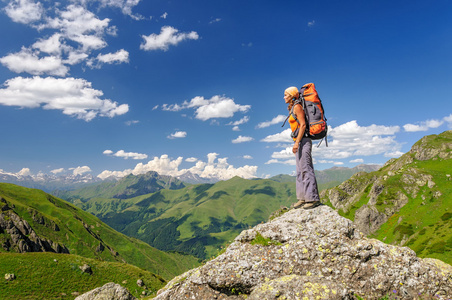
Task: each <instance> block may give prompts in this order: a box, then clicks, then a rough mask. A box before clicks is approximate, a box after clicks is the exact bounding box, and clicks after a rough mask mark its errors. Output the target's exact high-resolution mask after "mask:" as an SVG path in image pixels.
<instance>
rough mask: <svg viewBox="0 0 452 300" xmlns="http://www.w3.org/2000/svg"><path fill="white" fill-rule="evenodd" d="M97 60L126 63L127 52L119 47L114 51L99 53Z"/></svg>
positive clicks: (127, 58) (127, 60) (109, 62)
mask: <svg viewBox="0 0 452 300" xmlns="http://www.w3.org/2000/svg"><path fill="white" fill-rule="evenodd" d="M97 60H98V61H99V62H101V63H105V64H113V63H128V62H129V52H128V51H126V50H124V49H121V50H119V51H117V52H115V53H107V54H99V55H98V56H97Z"/></svg>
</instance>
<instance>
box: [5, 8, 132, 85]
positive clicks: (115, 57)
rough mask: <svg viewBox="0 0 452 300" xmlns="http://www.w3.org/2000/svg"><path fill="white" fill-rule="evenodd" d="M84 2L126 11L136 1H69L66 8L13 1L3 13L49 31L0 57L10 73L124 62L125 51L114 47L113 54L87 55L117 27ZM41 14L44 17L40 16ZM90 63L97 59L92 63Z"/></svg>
mask: <svg viewBox="0 0 452 300" xmlns="http://www.w3.org/2000/svg"><path fill="white" fill-rule="evenodd" d="M88 2H92V3H96V4H98V5H97V6H99V5H100V6H116V7H121V8H123V9H124V10H123V12H126V11H127V12H130V13H131V10H130V9H131V7H133V6H135V5H136V4H138V2H139V1H137V0H100V1H94V0H73V1H71V4H69V5H67V6H66V7H62V8H61V7H60V6H61V5H51V4H50V3H46V7H44V5H42V4H40V3H39V2H36V3H35V2H34V1H31V0H13V1H11V2H10V3H9V4H8V6H7V7H6V8H5V12H6V13H7V15H8V16H9V17H10V18H11V19H12V20H14V21H16V22H21V23H27V24H28V23H30V26H31V27H33V28H35V29H37V30H38V31H40V32H41V31H43V30H45V32H46V33H47V32H49V31H51V30H54V31H56V32H54V33H51V34H50V36H49V37H43V38H40V39H39V40H38V41H37V42H35V43H34V44H33V45H31V46H29V47H25V46H24V47H22V49H21V51H19V52H16V53H9V54H8V55H6V56H4V57H2V58H0V63H1V64H3V65H4V66H5V67H7V68H8V69H10V70H11V71H12V72H16V73H22V72H26V73H29V74H32V75H43V74H48V75H52V76H61V77H64V76H67V75H68V73H69V67H70V66H71V65H75V64H78V63H81V62H83V61H86V63H87V65H88V66H90V67H100V66H101V65H102V64H105V63H108V64H112V63H123V62H128V59H129V58H128V56H129V53H128V52H127V51H126V50H124V49H121V50H118V51H117V52H115V53H108V54H99V55H97V57H91V55H92V54H93V52H94V51H97V50H101V49H103V48H105V47H106V46H107V42H106V40H105V36H106V35H113V36H115V35H116V32H117V28H116V26H114V25H110V22H111V20H110V19H108V18H104V19H101V18H99V17H98V16H97V15H95V14H94V13H93V12H91V11H89V10H88V9H87V7H86V4H87V3H88ZM42 16H45V17H42ZM94 62H97V64H95V63H94Z"/></svg>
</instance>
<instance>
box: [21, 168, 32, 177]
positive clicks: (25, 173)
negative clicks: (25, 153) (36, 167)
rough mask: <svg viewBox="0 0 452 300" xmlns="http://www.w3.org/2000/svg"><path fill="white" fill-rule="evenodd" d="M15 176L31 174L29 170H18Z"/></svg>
mask: <svg viewBox="0 0 452 300" xmlns="http://www.w3.org/2000/svg"><path fill="white" fill-rule="evenodd" d="M17 175H20V176H31V175H32V174H31V171H30V169H29V168H22V170H20V171H19V172H18V173H17Z"/></svg>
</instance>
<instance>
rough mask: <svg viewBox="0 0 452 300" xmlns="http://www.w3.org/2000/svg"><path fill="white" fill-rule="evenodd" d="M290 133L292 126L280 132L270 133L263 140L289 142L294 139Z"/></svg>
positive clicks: (267, 141)
mask: <svg viewBox="0 0 452 300" xmlns="http://www.w3.org/2000/svg"><path fill="white" fill-rule="evenodd" d="M290 133H291V130H290V128H288V129H286V130H284V131H282V132H280V133H276V134H272V135H269V136H267V137H265V138H263V139H262V140H261V141H262V142H266V143H275V142H281V143H287V142H290V141H293V139H292V138H291V137H290Z"/></svg>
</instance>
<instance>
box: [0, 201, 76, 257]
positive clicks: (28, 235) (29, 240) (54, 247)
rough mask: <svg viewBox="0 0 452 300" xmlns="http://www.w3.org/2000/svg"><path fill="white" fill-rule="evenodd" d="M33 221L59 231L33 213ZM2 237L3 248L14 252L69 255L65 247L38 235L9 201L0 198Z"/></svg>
mask: <svg viewBox="0 0 452 300" xmlns="http://www.w3.org/2000/svg"><path fill="white" fill-rule="evenodd" d="M31 215H32V217H33V219H34V220H35V221H36V222H38V223H39V224H41V225H44V226H46V227H48V228H49V229H50V230H53V231H59V230H60V229H59V228H58V225H57V224H55V223H54V222H52V221H50V220H48V219H46V218H44V217H43V216H42V215H40V214H39V213H37V212H36V211H34V210H33V211H31ZM0 234H2V236H1V237H0V242H1V247H2V248H3V249H4V250H6V251H12V252H19V253H24V252H56V253H69V250H68V249H67V248H66V246H65V245H60V244H59V243H57V242H54V241H51V240H50V239H47V238H43V237H41V236H39V235H38V234H36V232H35V231H34V230H33V228H32V227H31V226H30V224H28V222H27V221H26V220H24V219H22V218H21V217H19V215H17V214H16V213H15V212H14V210H13V208H12V207H11V206H10V205H9V204H8V203H7V201H6V200H5V199H4V198H2V197H0Z"/></svg>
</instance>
